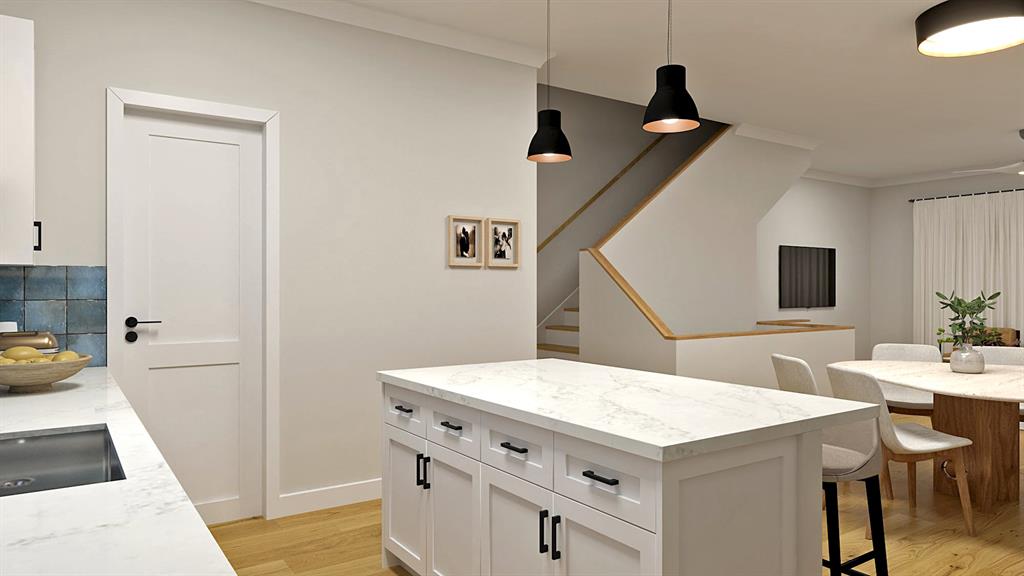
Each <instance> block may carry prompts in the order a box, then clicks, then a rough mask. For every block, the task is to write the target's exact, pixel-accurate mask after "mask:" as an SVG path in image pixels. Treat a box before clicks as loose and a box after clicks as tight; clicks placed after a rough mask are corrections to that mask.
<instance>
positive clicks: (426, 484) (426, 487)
mask: <svg viewBox="0 0 1024 576" xmlns="http://www.w3.org/2000/svg"><path fill="white" fill-rule="evenodd" d="M427 464H430V456H425V457H424V458H423V489H424V490H430V481H429V480H427Z"/></svg>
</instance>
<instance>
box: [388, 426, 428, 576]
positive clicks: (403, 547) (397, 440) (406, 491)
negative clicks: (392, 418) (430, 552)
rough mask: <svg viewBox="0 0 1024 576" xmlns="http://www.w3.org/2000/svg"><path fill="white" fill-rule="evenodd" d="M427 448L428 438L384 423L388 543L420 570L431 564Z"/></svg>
mask: <svg viewBox="0 0 1024 576" xmlns="http://www.w3.org/2000/svg"><path fill="white" fill-rule="evenodd" d="M426 452H427V441H426V440H425V439H423V438H419V437H417V436H414V435H412V434H409V433H408V432H406V431H404V430H399V429H398V428H395V427H394V426H391V425H385V426H384V486H383V491H384V498H383V500H384V504H383V508H382V509H381V514H382V515H383V518H382V524H383V526H382V529H383V536H384V545H385V547H386V548H387V549H388V550H390V551H391V552H392V553H393V554H394V555H395V556H397V557H398V558H399V559H401V560H402V562H404V563H405V564H406V565H407V566H409V568H412V569H413V570H415V571H416V572H417V573H418V574H426V567H427V513H428V508H427V496H428V490H426V489H425V482H424V478H423V469H424V467H425V466H426V465H427V462H428V461H425V459H426Z"/></svg>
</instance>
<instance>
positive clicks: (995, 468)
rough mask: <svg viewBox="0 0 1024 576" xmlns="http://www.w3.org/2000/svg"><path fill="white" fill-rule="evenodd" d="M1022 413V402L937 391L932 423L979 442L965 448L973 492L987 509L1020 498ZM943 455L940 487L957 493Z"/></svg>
mask: <svg viewBox="0 0 1024 576" xmlns="http://www.w3.org/2000/svg"><path fill="white" fill-rule="evenodd" d="M1019 416H1020V407H1019V404H1018V403H1017V402H993V401H991V400H974V399H969V398H959V397H955V396H944V395H941V394H936V395H935V412H934V414H933V415H932V426H933V427H934V428H935V429H936V430H940V431H942V432H946V433H947V434H954V435H956V436H963V437H965V438H970V439H971V440H972V441H973V442H974V444H973V445H971V446H968V447H967V449H966V450H964V452H965V454H966V460H967V461H966V465H967V480H968V484H969V485H970V490H971V498H972V499H973V500H974V502H975V503H976V504H977V506H978V508H979V509H981V510H988V509H991V508H992V505H993V504H995V503H996V502H1016V501H1017V500H1018V499H1019V498H1020V443H1019V442H1020V420H1019ZM942 461H943V458H936V459H935V474H934V478H935V479H934V484H935V491H936V492H942V493H944V494H950V495H953V496H955V495H956V494H957V489H956V481H954V480H951V479H949V477H947V476H946V475H945V474H944V473H943V471H942V468H941V466H942ZM950 472H952V469H950Z"/></svg>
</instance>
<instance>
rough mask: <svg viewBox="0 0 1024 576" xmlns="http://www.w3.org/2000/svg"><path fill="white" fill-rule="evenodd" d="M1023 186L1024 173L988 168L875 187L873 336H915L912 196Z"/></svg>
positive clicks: (877, 339)
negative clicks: (969, 173) (996, 171)
mask: <svg viewBox="0 0 1024 576" xmlns="http://www.w3.org/2000/svg"><path fill="white" fill-rule="evenodd" d="M1022 186H1024V176H1018V175H1016V174H986V175H981V176H970V177H964V178H950V179H948V180H937V181H933V182H920V183H916V184H905V185H902V186H887V187H884V188H876V189H874V190H873V191H872V192H871V311H872V314H871V341H872V343H875V344H877V343H880V342H913V300H914V292H913V289H914V270H913V264H914V211H913V207H912V205H911V204H910V203H909V202H908V200H910V199H912V198H930V197H934V196H945V195H949V194H970V193H976V192H988V191H991V190H1002V189H1006V188H1020V187H1022Z"/></svg>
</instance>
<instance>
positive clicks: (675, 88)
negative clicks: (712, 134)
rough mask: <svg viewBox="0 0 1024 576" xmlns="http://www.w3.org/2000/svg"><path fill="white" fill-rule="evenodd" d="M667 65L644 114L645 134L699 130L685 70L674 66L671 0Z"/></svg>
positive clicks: (659, 69) (695, 108) (660, 72)
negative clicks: (687, 86)
mask: <svg viewBox="0 0 1024 576" xmlns="http://www.w3.org/2000/svg"><path fill="white" fill-rule="evenodd" d="M666 52H667V54H668V58H667V60H668V64H666V65H665V66H662V67H660V68H658V84H657V90H656V91H655V92H654V96H651V101H650V102H648V103H647V110H646V111H645V112H644V130H646V131H648V132H657V133H659V134H668V133H673V132H686V131H688V130H693V129H695V128H698V127H699V126H700V115H699V114H698V113H697V104H695V103H694V101H693V97H691V96H690V93H689V92H687V91H686V67H685V66H681V65H679V64H673V63H672V0H668V45H667V48H666Z"/></svg>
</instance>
